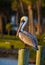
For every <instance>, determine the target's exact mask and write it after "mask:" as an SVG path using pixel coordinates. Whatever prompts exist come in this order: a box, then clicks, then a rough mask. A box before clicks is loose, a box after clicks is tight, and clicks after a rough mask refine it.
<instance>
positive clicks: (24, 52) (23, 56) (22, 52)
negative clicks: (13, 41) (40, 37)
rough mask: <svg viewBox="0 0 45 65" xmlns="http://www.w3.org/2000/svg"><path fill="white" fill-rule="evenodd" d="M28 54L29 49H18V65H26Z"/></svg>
mask: <svg viewBox="0 0 45 65" xmlns="http://www.w3.org/2000/svg"><path fill="white" fill-rule="evenodd" d="M29 56H30V50H29V49H19V53H18V65H28V61H29Z"/></svg>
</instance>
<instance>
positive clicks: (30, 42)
mask: <svg viewBox="0 0 45 65" xmlns="http://www.w3.org/2000/svg"><path fill="white" fill-rule="evenodd" d="M19 37H20V39H21V40H22V41H23V42H24V43H25V44H27V45H29V46H32V47H35V44H34V42H33V40H32V38H31V37H29V36H27V35H26V34H24V33H22V32H20V33H19Z"/></svg>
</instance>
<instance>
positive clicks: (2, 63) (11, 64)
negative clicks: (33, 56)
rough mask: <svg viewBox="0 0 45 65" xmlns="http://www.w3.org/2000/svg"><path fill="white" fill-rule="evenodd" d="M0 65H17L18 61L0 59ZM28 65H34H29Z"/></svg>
mask: <svg viewBox="0 0 45 65" xmlns="http://www.w3.org/2000/svg"><path fill="white" fill-rule="evenodd" d="M0 65H18V61H17V60H15V59H9V58H0ZM29 65H34V64H29Z"/></svg>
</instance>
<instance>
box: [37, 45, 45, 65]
mask: <svg viewBox="0 0 45 65" xmlns="http://www.w3.org/2000/svg"><path fill="white" fill-rule="evenodd" d="M38 48H39V50H38V51H37V54H36V65H45V46H38Z"/></svg>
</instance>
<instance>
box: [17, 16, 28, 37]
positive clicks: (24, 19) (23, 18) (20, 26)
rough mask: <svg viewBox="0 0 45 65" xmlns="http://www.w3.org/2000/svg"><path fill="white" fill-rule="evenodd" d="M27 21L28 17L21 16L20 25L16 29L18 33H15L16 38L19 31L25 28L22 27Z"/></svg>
mask: <svg viewBox="0 0 45 65" xmlns="http://www.w3.org/2000/svg"><path fill="white" fill-rule="evenodd" d="M27 20H28V17H27V16H23V17H21V19H20V25H19V28H18V31H17V36H18V35H19V31H22V30H23V27H24V26H25V25H24V26H22V25H23V23H24V22H26V21H27Z"/></svg>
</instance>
